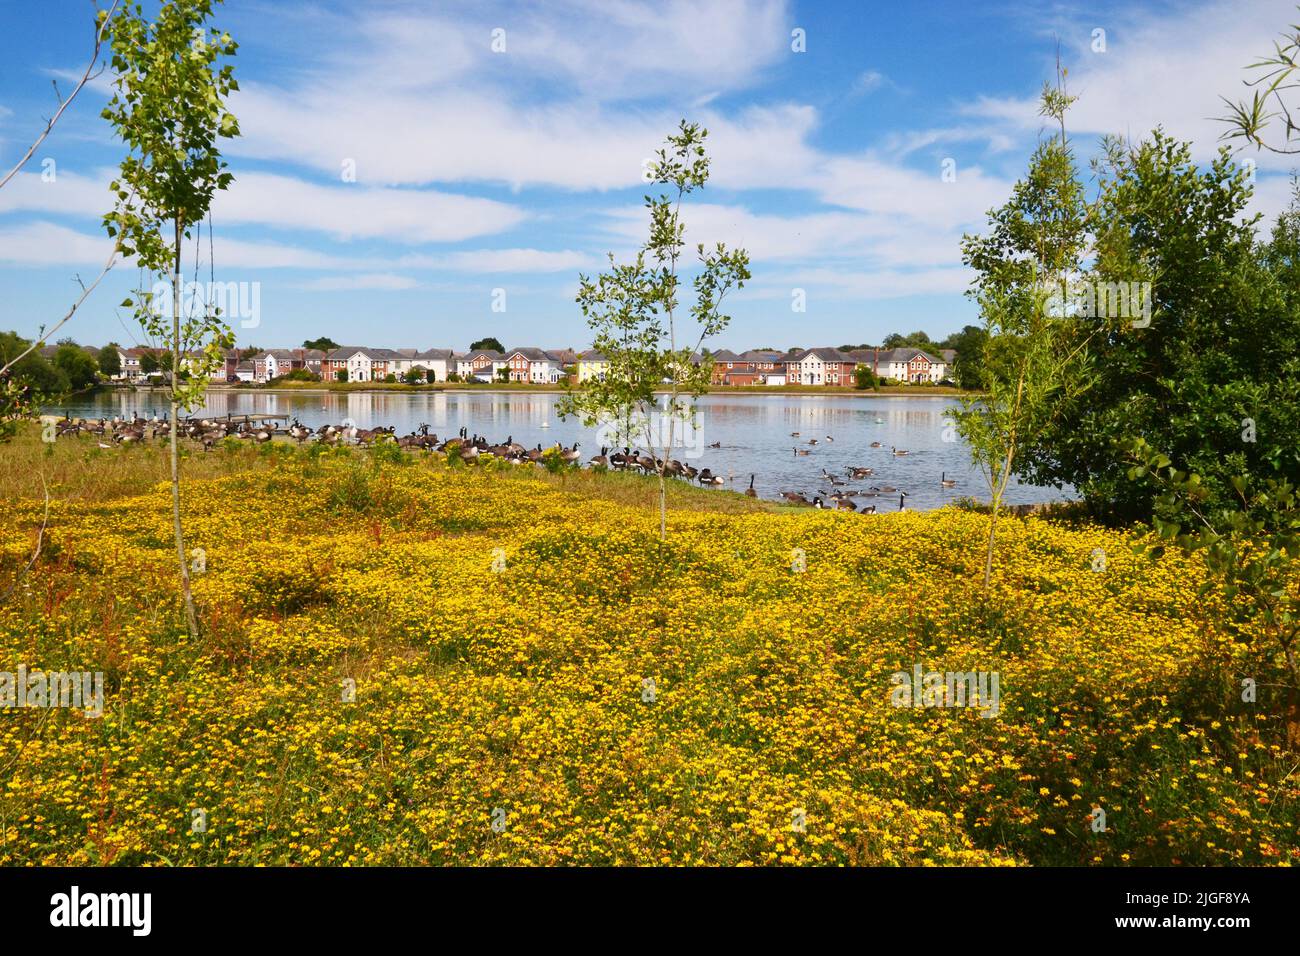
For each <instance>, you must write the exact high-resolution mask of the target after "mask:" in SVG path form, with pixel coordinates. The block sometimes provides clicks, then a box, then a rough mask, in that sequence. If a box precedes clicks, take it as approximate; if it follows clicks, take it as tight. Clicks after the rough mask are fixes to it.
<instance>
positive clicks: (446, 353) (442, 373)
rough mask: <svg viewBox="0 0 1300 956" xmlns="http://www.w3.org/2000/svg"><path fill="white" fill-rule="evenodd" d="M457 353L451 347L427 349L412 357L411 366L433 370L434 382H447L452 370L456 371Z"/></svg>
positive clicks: (427, 370)
mask: <svg viewBox="0 0 1300 956" xmlns="http://www.w3.org/2000/svg"><path fill="white" fill-rule="evenodd" d="M455 361H456V353H455V352H453V351H452V350H451V349H425V350H424V351H423V352H416V353H415V355H414V356H412V358H411V368H413V369H414V368H422V369H424V370H425V371H426V372H432V373H433V378H431V379H429V381H432V382H445V381H447V376H448V374H450V373H451V372H454V371H456V366H455Z"/></svg>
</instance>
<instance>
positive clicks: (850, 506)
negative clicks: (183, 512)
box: [55, 414, 957, 514]
mask: <svg viewBox="0 0 1300 956" xmlns="http://www.w3.org/2000/svg"><path fill="white" fill-rule="evenodd" d="M178 429H179V431H180V433H181V435H182V436H183V437H185V438H188V439H190V440H192V441H195V442H198V443H199V444H201V445H202V446H203V450H204V451H211V450H212V447H213V445H215V444H217V443H219V442H222V441H224V440H225V439H227V438H235V439H243V440H247V441H251V442H255V443H258V444H262V443H265V442H269V441H272V440H274V439H276V438H277V437H281V438H287V439H290V440H292V441H295V442H297V443H298V444H299V445H301V444H304V443H307V442H318V443H323V444H326V445H371V444H373V443H374V442H376V441H378V440H380V439H388V440H390V441H393V442H394V443H396V445H397V446H398V447H399V448H403V449H407V450H412V451H430V452H439V453H442V454H456V455H458V456H459V457H460V459H461V460H462V461H464V462H466V463H471V464H472V463H474V462H476V461H478V460H479V459H490V458H496V459H500V460H502V461H505V462H508V463H510V464H512V465H530V464H531V465H539V466H540V465H543V464H544V460H545V456H546V454H547V452H548V451H550V450H551V449H544V448H542V446H541V444H540V443H539V444H538V445H537V446H536V447H535V448H526V447H524V446H523V445H521V444H519V443H518V442H516V441H515V440H514V438H513V436H508V437H507V438H506V440H505V441H504V442H500V443H495V442H490V441H488V439H486V438H484V437H483V436H481V435H478V434H472V435H471V434H469V432H468V429H466V428H461V429H460V430H459V431H458V432H457V434H456V435H455V436H454V437H452V438H446V439H440V438H439V437H438V435H437V434H435V433H433V432H431V431H430V430H429V426H428V425H426V424H422V425H420V426H419V427H418V428H417V429H416V430H415V431H413V432H411V433H410V434H408V435H400V436H399V435H397V434H396V433H395V432H396V430H395V429H394V428H393V427H392V426H377V427H375V428H358V427H357V426H356V425H355V424H352V423H349V422H344V423H342V424H338V425H321V426H320V427H318V428H310V427H308V426H306V425H303V424H302V423H301V422H299V421H298V419H296V418H294V419H292V420H291V422H290V423H289V424H288V425H287V426H280V425H277V424H276V423H275V421H273V420H267V419H261V418H259V419H256V420H255V419H254V418H253V417H251V416H248V415H244V416H238V415H227V416H226V417H225V418H186V419H183V420H181V421H180V422H179V423H178ZM55 430H56V433H57V434H58V435H64V436H73V437H76V436H81V435H88V436H91V437H94V438H96V439H98V442H99V447H100V448H113V447H116V446H119V445H128V444H132V443H136V442H146V441H153V440H155V439H159V438H166V437H167V435H168V434H169V433H170V431H171V425H170V423H169V422H168V421H167V419H165V418H160V417H159V416H158V415H157V414H154V415H153V416H152V417H151V418H143V417H141V416H140V415H139V414H135V415H133V416H131V417H130V418H124V417H117V416H114V417H113V418H100V419H76V418H72V417H71V416H65V417H64V418H62V419H60V420H58V421H57V422H56V423H55ZM790 436H791V437H792V438H800V437H801V436H800V433H799V432H791V433H790ZM824 440H825V441H826V442H827V443H833V442H834V441H835V439H834V438H833V437H831V436H830V435H827V436H826V437H825V439H824ZM821 442H822V439H817V438H810V439H808V440H807V441H806V442H805V444H806V445H808V446H809V447H808V448H800V447H798V445H796V446H795V447H794V454H795V457H796V458H798V457H802V456H806V455H810V454H812V451H813V449H814V448H815V446H817V445H819V444H820V443H821ZM578 446H579V442H576V441H575V442H574V443H573V445H572V447H569V448H565V447H564V445H563V444H560V443H557V444H556V445H555V446H553V447H554V453H555V454H556V455H558V457H559V459H560V461H562V462H563V463H565V464H568V465H580V464H581V460H582V454H581V452H579V451H578ZM709 447H710V448H719V447H721V443H718V442H715V443H714V444H712V445H710V446H709ZM869 447H871V448H873V449H882V448H883V447H884V446H883V445H882V444H881V443H880V442H878V441H873V442H871V444H870V446H869ZM889 452H890V455H891V456H892V457H894V458H904V457H906V456H907V455H908V454H910V452H908V451H907V450H906V449H902V448H894V447H891V448H890V449H889ZM587 464H588V465H590V466H591V467H593V468H606V469H610V470H612V471H625V472H640V473H641V474H645V475H652V474H658V473H659V472H660V470H662V471H663V474H664V475H665V476H666V477H669V478H676V479H680V480H683V481H689V482H697V483H698V484H700V485H701V486H704V487H714V488H718V487H722V486H723V485H725V484H726V483H728V482H729V481H731V480H732V478H730V477H727V478H724V477H723V476H722V475H720V474H715V473H714V472H713V471H711V470H710V469H708V468H696V467H695V466H693V465H691V464H689V463H685V462H681V461H679V460H677V459H676V458H672V459H669V460H668V461H667V462H665V461H664V460H663V459H661V458H657V457H655V456H653V455H649V454H646V453H645V452H642V451H639V450H635V449H632V448H628V447H625V448H623V449H622V450H621V451H612V452H611V449H610V448H607V447H606V448H601V450H600V453H599V454H597V455H593V456H592V457H591V458H590V459H589V460H588V462H587ZM844 474H845V477H841V476H839V475H836V474H831V473H829V472H827V471H826V469H825V468H822V470H821V476H820V480H821V481H823V482H825V483H826V484H828V485H829V486H830V490H829V491H826V490H819V492H818V493H817V494H816V495H813V496H812V497H811V498H810V497H809V496H808V495H806V494H804V493H802V492H796V491H783V492H781V497H782V498H783V499H784V500H785V501H786V502H788V503H789V504H792V505H799V506H802V507H809V508H830V509H836V510H841V511H856V512H859V513H861V514H875V513H876V507H877V506H876V505H875V504H874V503H872V504H863V505H861V506H859V505H858V504H856V503H855V502H854V499H855V498H880V497H881V496H891V497H892V496H893V495H898V510H900V511H906V510H907V499H908V498H909V497H910V492H907V491H902V490H900V489H899V488H897V487H895V486H894V485H890V484H878V485H876V484H873V485H868V486H866V487H862V488H857V489H854V488H846V487H845V486H846V485H848V484H849V483H850V482H851V481H852V482H859V481H865V480H867V479H870V478H872V477H873V476H874V475H875V469H874V468H871V467H868V466H864V465H849V466H848V467H847V468H846V469H845V473H844ZM754 478H755V476H754V475H750V476H749V486H748V487H747V488H746V489H745V494H746V495H748V496H749V497H751V498H757V497H758V492H757V491H756V490H755V488H754ZM939 484H940V486H941V487H943V488H952V487H954V486H955V485H956V484H957V482H956V480H955V479H952V478H949V477H948V475H947V472H944V473H943V474H942V475H941V476H940V478H939Z"/></svg>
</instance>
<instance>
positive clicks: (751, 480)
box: [745, 475, 758, 498]
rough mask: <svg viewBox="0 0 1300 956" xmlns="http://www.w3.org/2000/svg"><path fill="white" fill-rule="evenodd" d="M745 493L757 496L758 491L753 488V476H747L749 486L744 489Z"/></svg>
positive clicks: (753, 496)
mask: <svg viewBox="0 0 1300 956" xmlns="http://www.w3.org/2000/svg"><path fill="white" fill-rule="evenodd" d="M745 494H746V495H748V496H749V497H751V498H757V497H758V492H757V491H755V490H754V476H753V475H750V476H749V487H748V488H746V489H745Z"/></svg>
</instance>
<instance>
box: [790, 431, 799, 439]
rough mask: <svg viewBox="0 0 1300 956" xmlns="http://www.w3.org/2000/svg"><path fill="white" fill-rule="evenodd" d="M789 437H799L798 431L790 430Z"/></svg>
mask: <svg viewBox="0 0 1300 956" xmlns="http://www.w3.org/2000/svg"><path fill="white" fill-rule="evenodd" d="M790 437H791V438H798V437H799V433H798V432H791V433H790Z"/></svg>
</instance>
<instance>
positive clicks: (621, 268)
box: [560, 120, 750, 540]
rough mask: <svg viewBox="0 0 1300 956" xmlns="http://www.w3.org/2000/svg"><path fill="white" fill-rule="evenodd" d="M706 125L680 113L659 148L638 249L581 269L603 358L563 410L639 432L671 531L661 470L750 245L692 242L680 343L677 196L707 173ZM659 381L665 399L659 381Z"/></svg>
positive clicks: (625, 437)
mask: <svg viewBox="0 0 1300 956" xmlns="http://www.w3.org/2000/svg"><path fill="white" fill-rule="evenodd" d="M707 137H708V130H706V129H703V128H701V127H700V126H698V125H697V124H695V123H687V122H686V121H685V120H682V122H681V125H680V126H679V128H678V131H677V133H676V134H675V135H672V136H669V137H668V139H667V144H666V146H665V148H663V149H660V150H658V152H657V154H656V161H655V163H654V164H653V166H652V168H651V182H652V183H653V184H654V185H656V186H659V187H662V188H661V191H660V193H659V194H658V195H656V196H646V197H645V205H646V208H647V209H648V210H649V213H650V235H649V238H648V239H647V240H646V243H645V244H644V245H643V246H642V247H641V249H640V250H639V251H638V252H637V255H636V258H635V259H634V260H633V261H632V262H630V263H627V264H624V265H618V264H617V263H615V261H614V256H613V254H612V253H611V254H610V257H609V262H610V268H609V270H608V271H607V272H604V273H601V274H600V275H598V276H597V277H596V278H595V279H594V280H593V279H589V278H588V277H587V276H585V275H584V276H580V277H579V284H578V298H577V301H578V304H579V305H580V306H581V307H582V314H583V315H584V316H585V317H586V319H587V324H588V325H589V326H590V327H591V329H592V330H593V331H594V332H595V338H594V341H593V343H592V348H593V349H595V350H596V351H597V352H600V353H601V354H602V355H604V356H605V358H606V360H607V361H608V362H609V366H608V370H607V372H606V374H605V376H604V378H599V379H592V380H590V381H588V382H586V383H585V386H584V388H582V389H581V390H578V389H574V390H570V391H569V392H567V393H566V395H565V396H564V398H563V399H562V400H561V402H560V414H561V415H562V416H565V417H567V416H569V415H576V416H578V417H579V418H580V419H581V420H582V421H583V423H584V424H585V425H587V426H588V427H591V426H593V425H597V424H601V425H604V426H606V427H609V428H612V430H613V433H614V435H615V436H616V440H622V441H628V442H631V441H636V440H639V442H640V444H642V445H644V446H645V448H646V449H647V450H649V452H650V455H651V457H653V458H654V460H655V466H654V470H655V473H656V475H657V476H658V478H659V537H660V539H661V540H665V539H666V538H667V536H668V490H667V476H668V469H669V467H670V464H669V463H670V460H671V458H672V450H673V448H674V447H675V446H676V445H678V444H680V443H681V442H682V440H683V439H684V437H685V436H684V434H683V432H684V431H685V429H686V428H687V427H689V426H690V425H692V424H693V422H694V415H695V400H696V399H697V398H698V397H699V396H700V395H703V394H704V393H705V392H706V391H708V387H709V381H710V379H711V377H712V373H713V363H712V362H710V361H708V360H707V355H706V356H705V360H704V361H700V360H699V352H700V350H701V349H702V348H703V346H704V343H705V342H706V341H707V340H708V339H710V338H711V337H713V336H716V335H718V334H719V333H720V332H722V330H723V329H725V328H726V327H727V325H728V324H729V323H730V321H731V318H730V316H728V315H725V314H723V312H722V302H723V299H724V298H725V296H726V295H727V294H728V293H729V292H730V291H732V290H733V289H739V288H742V287H743V286H744V284H745V281H746V280H747V279H749V277H750V273H749V254H748V253H746V252H745V250H743V249H735V250H731V251H728V250H727V248H726V247H725V246H724V245H723V244H722V243H718V244H717V246H716V247H715V248H713V249H711V250H708V251H706V250H705V248H704V246H703V244H699V245H697V246H696V250H695V251H696V258H697V260H698V270H699V271H698V272H697V273H696V275H695V279H694V282H693V288H694V302H693V304H692V305H691V306H690V310H689V315H690V319H691V322H692V324H693V325H694V328H695V332H696V335H695V337H694V343H693V344H686V342H687V341H689V340H688V339H687V335H688V333H687V331H686V329H685V328H684V322H683V318H684V317H683V316H682V305H681V302H680V299H679V295H680V293H681V279H680V276H679V272H678V270H679V268H680V267H681V266H682V264H683V259H684V257H685V254H686V240H685V232H686V226H685V224H684V223H683V222H682V220H681V204H682V200H683V199H685V198H686V197H687V196H688V195H690V194H691V193H693V192H694V191H695V190H697V189H702V188H703V187H704V184H705V183H706V182H707V181H708V178H709V160H708V157H707V155H706V154H705V151H704V142H705V139H706V138H707ZM660 390H664V391H666V394H665V395H664V396H663V400H662V403H660V402H659V401H658V396H657V395H656V392H657V391H660Z"/></svg>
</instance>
